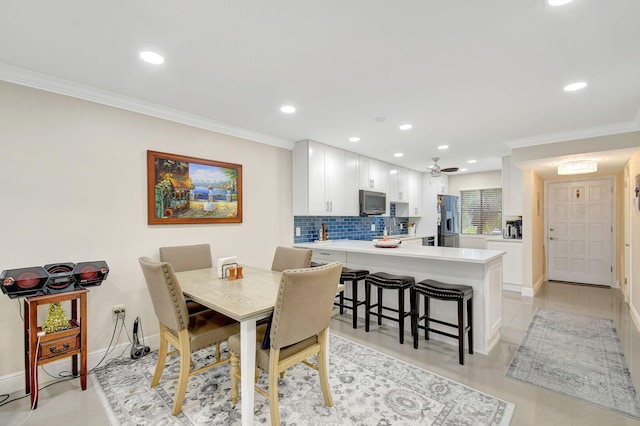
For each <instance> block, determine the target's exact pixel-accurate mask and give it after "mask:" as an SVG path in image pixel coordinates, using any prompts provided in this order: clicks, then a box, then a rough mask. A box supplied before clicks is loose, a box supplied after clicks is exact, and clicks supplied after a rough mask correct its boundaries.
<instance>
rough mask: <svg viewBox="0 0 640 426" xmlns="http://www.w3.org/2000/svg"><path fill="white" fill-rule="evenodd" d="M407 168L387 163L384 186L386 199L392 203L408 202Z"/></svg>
mask: <svg viewBox="0 0 640 426" xmlns="http://www.w3.org/2000/svg"><path fill="white" fill-rule="evenodd" d="M409 173H410V170H409V169H405V168H404V167H397V166H394V165H389V167H388V172H387V180H386V182H385V188H386V192H387V200H388V201H389V202H392V203H396V202H397V203H408V202H409V198H410V197H411V193H410V189H409Z"/></svg>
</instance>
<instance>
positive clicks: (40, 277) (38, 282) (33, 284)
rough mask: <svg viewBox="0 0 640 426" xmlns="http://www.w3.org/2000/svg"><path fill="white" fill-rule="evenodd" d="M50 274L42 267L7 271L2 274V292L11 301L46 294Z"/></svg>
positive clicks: (0, 278) (0, 276) (0, 280)
mask: <svg viewBox="0 0 640 426" xmlns="http://www.w3.org/2000/svg"><path fill="white" fill-rule="evenodd" d="M48 279H49V274H48V273H47V271H46V270H45V269H44V268H43V267H42V266H33V267H31V268H19V269H7V270H6V271H2V274H0V283H2V285H0V287H1V288H2V292H3V293H4V294H6V295H7V296H9V297H10V298H11V299H15V298H17V297H27V296H37V295H42V294H44V290H43V289H44V286H45V285H46V283H47V280H48Z"/></svg>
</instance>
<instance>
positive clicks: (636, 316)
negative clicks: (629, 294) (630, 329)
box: [629, 303, 640, 332]
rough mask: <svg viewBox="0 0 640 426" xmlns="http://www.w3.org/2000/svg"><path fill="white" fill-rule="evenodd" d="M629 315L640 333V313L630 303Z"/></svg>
mask: <svg viewBox="0 0 640 426" xmlns="http://www.w3.org/2000/svg"><path fill="white" fill-rule="evenodd" d="M629 313H630V314H631V319H632V320H633V323H634V324H635V326H636V331H638V332H640V313H639V312H638V311H637V310H636V308H635V306H633V304H631V303H629Z"/></svg>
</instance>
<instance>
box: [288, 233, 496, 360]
mask: <svg viewBox="0 0 640 426" xmlns="http://www.w3.org/2000/svg"><path fill="white" fill-rule="evenodd" d="M294 246H295V247H302V248H309V249H312V250H313V260H314V261H315V262H320V263H326V262H332V261H341V262H343V264H344V266H346V267H349V268H357V269H368V270H369V271H370V272H372V273H373V272H388V273H391V274H398V275H409V276H413V277H414V278H415V280H416V282H418V281H422V280H424V279H433V280H437V281H441V282H445V283H450V284H464V285H469V286H471V287H473V349H474V352H478V353H480V354H484V355H486V354H488V353H489V352H490V351H491V349H492V348H493V347H494V346H495V345H496V344H497V343H498V340H499V339H500V326H501V325H502V256H503V255H504V254H505V253H504V251H501V250H482V249H468V248H453V247H433V246H415V245H408V246H403V245H402V244H400V245H399V246H398V247H395V248H379V247H375V246H374V245H373V243H372V242H371V241H358V240H336V241H329V242H317V243H296V244H294ZM360 285H361V286H363V290H362V291H360V290H359V294H361V295H364V283H360ZM349 292H350V288H349V287H348V288H347V293H349ZM347 295H348V296H350V295H349V294H347ZM375 297H376V292H372V299H373V302H372V303H375ZM384 297H385V298H384V304H385V305H386V306H390V307H394V308H397V297H396V295H395V294H394V295H391V294H390V293H389V292H385V296H384ZM406 299H407V300H405V306H409V300H408V299H409V295H408V292H407V295H406ZM431 311H432V314H431V316H432V317H435V318H438V319H442V320H444V321H448V322H452V323H457V308H456V306H455V304H453V303H451V302H443V301H440V300H432V301H431ZM358 314H359V316H361V317H364V308H360V310H359V312H358ZM406 321H407V324H405V329H406V330H410V329H411V328H410V324H409V323H408V321H409V319H408V318H407V319H406ZM383 324H387V325H390V326H393V327H397V325H396V323H394V322H390V321H387V320H384V321H383ZM432 326H437V324H432ZM448 331H450V330H448ZM430 338H433V339H435V340H441V341H443V342H446V343H449V344H452V345H457V341H456V340H454V339H450V338H447V337H445V336H440V335H438V334H435V333H432V334H431V335H430ZM421 339H424V334H423V332H422V333H421Z"/></svg>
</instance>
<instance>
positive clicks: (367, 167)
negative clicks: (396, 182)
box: [358, 156, 386, 192]
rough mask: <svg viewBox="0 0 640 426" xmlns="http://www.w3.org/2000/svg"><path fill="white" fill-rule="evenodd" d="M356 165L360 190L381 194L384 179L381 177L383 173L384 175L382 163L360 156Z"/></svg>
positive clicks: (384, 170)
mask: <svg viewBox="0 0 640 426" xmlns="http://www.w3.org/2000/svg"><path fill="white" fill-rule="evenodd" d="M358 163H359V164H358V175H359V176H360V177H359V181H360V185H359V186H360V189H366V190H369V191H380V192H383V190H384V181H385V179H384V178H385V177H386V176H383V172H384V173H385V174H386V169H385V168H384V167H383V163H382V162H381V161H378V160H374V159H373V158H369V157H364V156H360V158H359V159H358Z"/></svg>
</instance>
